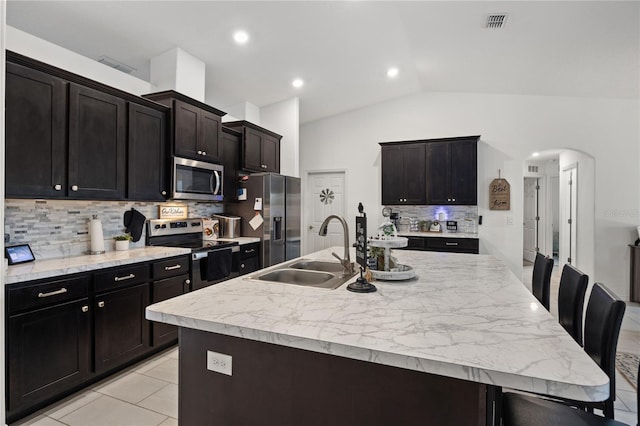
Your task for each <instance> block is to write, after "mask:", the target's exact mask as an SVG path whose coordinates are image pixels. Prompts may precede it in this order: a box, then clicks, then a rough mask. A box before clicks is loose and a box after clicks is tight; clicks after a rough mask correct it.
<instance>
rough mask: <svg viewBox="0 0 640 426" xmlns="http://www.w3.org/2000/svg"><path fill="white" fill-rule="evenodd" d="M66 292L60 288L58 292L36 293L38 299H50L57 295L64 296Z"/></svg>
mask: <svg viewBox="0 0 640 426" xmlns="http://www.w3.org/2000/svg"><path fill="white" fill-rule="evenodd" d="M66 292H67V289H66V288H64V287H62V288H61V289H60V290H56V291H50V292H49V293H38V297H50V296H55V295H58V294H65V293H66Z"/></svg>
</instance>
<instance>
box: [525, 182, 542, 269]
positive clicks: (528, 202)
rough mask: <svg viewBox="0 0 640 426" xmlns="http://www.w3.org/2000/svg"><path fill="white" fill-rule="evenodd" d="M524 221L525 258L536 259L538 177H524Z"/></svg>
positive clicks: (531, 260)
mask: <svg viewBox="0 0 640 426" xmlns="http://www.w3.org/2000/svg"><path fill="white" fill-rule="evenodd" d="M523 216H524V222H523V248H522V257H523V259H524V260H526V261H529V262H534V261H535V260H536V252H537V251H538V245H537V217H538V179H537V178H524V212H523Z"/></svg>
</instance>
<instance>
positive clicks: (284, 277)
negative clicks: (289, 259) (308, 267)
mask: <svg viewBox="0 0 640 426" xmlns="http://www.w3.org/2000/svg"><path fill="white" fill-rule="evenodd" d="M335 277H336V276H335V275H334V274H330V273H328V272H318V271H304V270H301V269H277V270H275V271H271V272H267V273H266V274H262V275H258V277H257V278H258V279H259V280H261V281H275V282H278V283H286V284H299V285H316V284H322V283H325V282H327V281H329V280H331V279H333V278H335Z"/></svg>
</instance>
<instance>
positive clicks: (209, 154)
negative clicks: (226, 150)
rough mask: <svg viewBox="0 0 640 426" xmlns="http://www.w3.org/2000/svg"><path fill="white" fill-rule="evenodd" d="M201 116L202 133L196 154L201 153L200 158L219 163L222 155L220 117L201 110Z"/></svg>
mask: <svg viewBox="0 0 640 426" xmlns="http://www.w3.org/2000/svg"><path fill="white" fill-rule="evenodd" d="M200 117H201V122H200V130H201V134H200V135H199V142H198V149H197V151H196V154H199V158H200V159H202V160H205V161H210V162H213V163H218V162H219V161H220V160H221V157H222V156H221V152H220V151H221V150H220V139H221V120H220V117H219V116H217V115H215V114H212V113H210V112H208V111H201V115H200Z"/></svg>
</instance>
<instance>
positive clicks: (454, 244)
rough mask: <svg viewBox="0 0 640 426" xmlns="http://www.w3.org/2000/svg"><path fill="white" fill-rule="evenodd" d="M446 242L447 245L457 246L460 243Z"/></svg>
mask: <svg viewBox="0 0 640 426" xmlns="http://www.w3.org/2000/svg"><path fill="white" fill-rule="evenodd" d="M444 244H445V245H447V246H457V245H458V243H444Z"/></svg>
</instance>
